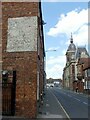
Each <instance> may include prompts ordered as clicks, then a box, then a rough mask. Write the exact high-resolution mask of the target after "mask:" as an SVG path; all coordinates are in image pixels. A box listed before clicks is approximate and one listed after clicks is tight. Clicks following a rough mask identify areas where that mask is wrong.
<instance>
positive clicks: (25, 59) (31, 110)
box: [2, 2, 44, 118]
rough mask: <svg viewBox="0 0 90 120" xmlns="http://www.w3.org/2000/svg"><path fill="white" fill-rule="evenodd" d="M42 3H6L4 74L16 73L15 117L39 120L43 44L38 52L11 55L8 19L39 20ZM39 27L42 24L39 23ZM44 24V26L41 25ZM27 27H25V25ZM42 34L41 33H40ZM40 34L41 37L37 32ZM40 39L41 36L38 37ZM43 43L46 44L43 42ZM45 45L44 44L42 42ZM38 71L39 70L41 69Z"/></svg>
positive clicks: (3, 41) (4, 19) (3, 14)
mask: <svg viewBox="0 0 90 120" xmlns="http://www.w3.org/2000/svg"><path fill="white" fill-rule="evenodd" d="M38 10H39V3H38V2H36V3H34V2H28V3H27V2H25V3H24V2H20V3H19V2H3V3H2V47H3V48H2V51H3V53H2V55H3V70H16V108H15V115H17V116H24V117H29V118H35V117H36V115H37V70H38V71H39V74H40V77H39V83H40V84H39V85H40V86H39V88H40V89H39V91H40V92H42V91H43V87H42V86H43V78H44V77H43V76H44V65H43V64H44V60H43V59H44V55H43V50H44V49H43V47H44V46H43V44H41V45H39V46H40V49H39V52H40V54H39V57H40V58H39V57H38V52H37V51H21V52H20V51H19V52H18V51H17V52H15V51H14V52H7V39H8V19H9V18H17V17H30V16H37V17H38V12H39V11H38ZM38 23H39V22H38ZM39 24H40V23H39ZM23 26H24V25H23ZM37 30H39V29H37ZM37 33H39V32H38V31H37ZM36 37H37V36H36ZM40 41H43V40H42V39H40ZM40 43H41V42H40ZM37 68H38V69H37Z"/></svg>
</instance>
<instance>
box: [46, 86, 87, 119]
mask: <svg viewBox="0 0 90 120" xmlns="http://www.w3.org/2000/svg"><path fill="white" fill-rule="evenodd" d="M48 90H50V91H51V92H52V94H53V95H54V96H55V97H56V98H57V101H58V102H59V103H60V104H61V105H62V107H63V109H64V111H65V112H66V114H67V115H68V116H69V117H70V119H71V120H72V119H73V118H88V115H89V114H88V108H89V107H88V106H89V105H88V96H86V95H83V94H80V93H75V92H73V91H69V90H64V89H62V88H60V87H53V88H48Z"/></svg>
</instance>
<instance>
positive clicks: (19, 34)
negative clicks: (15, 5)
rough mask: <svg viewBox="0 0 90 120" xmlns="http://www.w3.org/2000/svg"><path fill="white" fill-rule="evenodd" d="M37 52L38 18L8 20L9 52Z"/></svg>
mask: <svg viewBox="0 0 90 120" xmlns="http://www.w3.org/2000/svg"><path fill="white" fill-rule="evenodd" d="M21 51H37V16H31V17H18V18H9V19H8V39H7V52H21Z"/></svg>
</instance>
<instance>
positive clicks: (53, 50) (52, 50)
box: [45, 49, 57, 84]
mask: <svg viewBox="0 0 90 120" xmlns="http://www.w3.org/2000/svg"><path fill="white" fill-rule="evenodd" d="M56 51H57V50H55V49H51V50H46V51H45V52H46V53H48V52H56ZM45 71H46V60H45ZM46 76H47V74H46ZM45 84H46V82H45Z"/></svg>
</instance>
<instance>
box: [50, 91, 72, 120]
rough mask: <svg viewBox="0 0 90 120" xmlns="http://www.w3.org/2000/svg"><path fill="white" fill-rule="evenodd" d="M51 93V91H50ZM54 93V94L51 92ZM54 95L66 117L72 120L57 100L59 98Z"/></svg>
mask: <svg viewBox="0 0 90 120" xmlns="http://www.w3.org/2000/svg"><path fill="white" fill-rule="evenodd" d="M50 92H51V91H50ZM51 93H52V92H51ZM52 95H53V96H54V97H55V99H56V100H57V102H58V104H59V105H60V107H61V108H62V110H63V111H64V113H65V114H66V116H67V118H68V119H69V120H71V119H70V117H69V115H68V113H67V112H66V110H65V109H64V108H63V106H62V105H61V103H60V102H59V100H58V99H57V97H56V96H55V95H54V93H52Z"/></svg>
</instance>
